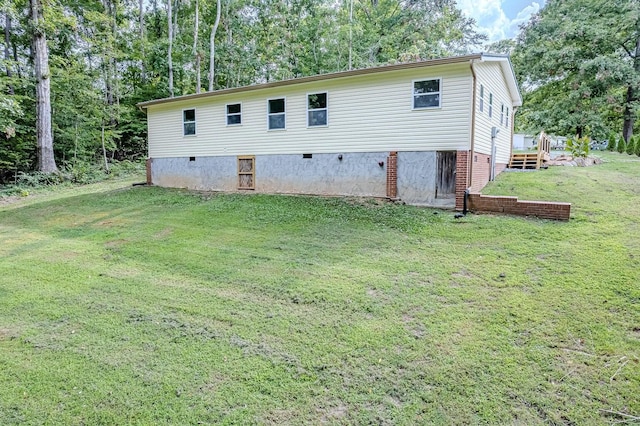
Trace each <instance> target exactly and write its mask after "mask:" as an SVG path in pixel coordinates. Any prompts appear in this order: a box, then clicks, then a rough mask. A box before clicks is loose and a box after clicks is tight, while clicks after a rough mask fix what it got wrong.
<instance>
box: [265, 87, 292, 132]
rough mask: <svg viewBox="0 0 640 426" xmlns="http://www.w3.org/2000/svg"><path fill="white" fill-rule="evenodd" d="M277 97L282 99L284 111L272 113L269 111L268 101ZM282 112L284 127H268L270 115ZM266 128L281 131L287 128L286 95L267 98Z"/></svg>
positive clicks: (271, 130)
mask: <svg viewBox="0 0 640 426" xmlns="http://www.w3.org/2000/svg"><path fill="white" fill-rule="evenodd" d="M278 99H284V112H277V113H274V114H270V113H269V101H275V100H278ZM279 114H284V127H283V128H282V129H270V128H269V117H271V116H272V115H279ZM267 130H268V131H269V132H281V131H283V130H287V97H286V96H278V97H277V98H267Z"/></svg>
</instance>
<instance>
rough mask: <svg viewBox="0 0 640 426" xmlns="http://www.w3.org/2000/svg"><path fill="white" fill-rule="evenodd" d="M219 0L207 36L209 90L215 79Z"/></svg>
mask: <svg viewBox="0 0 640 426" xmlns="http://www.w3.org/2000/svg"><path fill="white" fill-rule="evenodd" d="M220 12H221V7H220V0H218V3H217V5H216V20H215V22H214V23H213V25H212V26H211V35H210V36H209V51H210V56H209V91H210V92H212V91H213V82H214V79H215V68H216V67H215V65H216V33H217V32H218V25H220Z"/></svg>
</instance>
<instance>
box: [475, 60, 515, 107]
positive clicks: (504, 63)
mask: <svg viewBox="0 0 640 426" xmlns="http://www.w3.org/2000/svg"><path fill="white" fill-rule="evenodd" d="M481 56H482V59H481V60H482V61H483V62H500V66H501V67H502V70H503V72H504V73H505V75H508V74H510V75H511V78H510V79H507V85H508V86H509V89H510V90H511V91H512V92H513V93H514V94H515V95H516V96H515V98H513V99H511V101H512V102H513V106H514V107H520V106H522V93H520V88H519V87H518V81H517V80H516V72H515V70H514V69H513V64H512V63H511V59H510V57H509V55H499V54H493V53H481Z"/></svg>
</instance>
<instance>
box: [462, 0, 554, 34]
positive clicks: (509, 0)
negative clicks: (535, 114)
mask: <svg viewBox="0 0 640 426" xmlns="http://www.w3.org/2000/svg"><path fill="white" fill-rule="evenodd" d="M545 2H546V0H458V7H460V9H462V11H463V12H464V13H465V15H467V16H469V17H471V18H474V19H475V20H476V22H477V24H478V30H479V31H480V32H482V33H484V34H486V35H487V36H488V37H489V42H494V41H498V40H502V39H505V38H512V37H515V36H516V35H517V34H518V27H519V25H520V24H522V23H525V22H527V21H529V18H530V17H531V15H532V14H533V13H536V12H537V11H539V10H540V9H541V8H542V7H543V6H544V5H545Z"/></svg>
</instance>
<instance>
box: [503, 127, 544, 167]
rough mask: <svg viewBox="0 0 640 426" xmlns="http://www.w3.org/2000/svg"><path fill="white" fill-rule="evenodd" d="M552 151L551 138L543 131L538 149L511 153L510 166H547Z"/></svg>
mask: <svg viewBox="0 0 640 426" xmlns="http://www.w3.org/2000/svg"><path fill="white" fill-rule="evenodd" d="M550 152H551V138H549V136H547V134H545V133H544V132H541V133H540V137H539V139H538V151H537V152H516V153H513V154H511V160H510V161H509V168H510V169H532V170H538V169H540V168H541V167H545V164H546V162H547V161H549V159H550V158H551V154H550Z"/></svg>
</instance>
